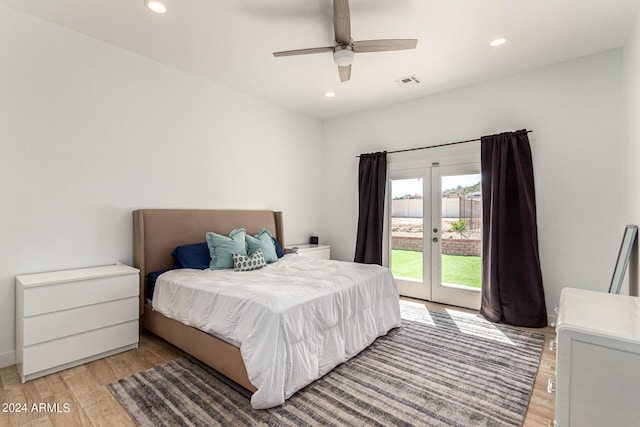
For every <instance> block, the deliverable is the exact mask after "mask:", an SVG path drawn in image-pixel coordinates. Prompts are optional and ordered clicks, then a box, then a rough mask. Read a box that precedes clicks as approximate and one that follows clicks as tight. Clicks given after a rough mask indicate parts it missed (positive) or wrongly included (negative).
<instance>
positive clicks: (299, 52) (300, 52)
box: [273, 47, 333, 57]
mask: <svg viewBox="0 0 640 427" xmlns="http://www.w3.org/2000/svg"><path fill="white" fill-rule="evenodd" d="M323 52H333V47H312V48H310V49H296V50H283V51H281V52H273V56H275V57H279V56H294V55H310V54H313V53H323Z"/></svg>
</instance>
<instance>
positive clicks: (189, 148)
mask: <svg viewBox="0 0 640 427" xmlns="http://www.w3.org/2000/svg"><path fill="white" fill-rule="evenodd" d="M0 57H1V58H2V66H1V67H0V144H1V154H0V195H1V197H2V199H1V200H2V208H1V212H2V221H0V239H1V240H0V366H6V365H10V364H12V363H13V358H14V349H15V344H14V340H15V338H14V330H15V324H14V316H15V315H14V305H15V304H14V298H15V296H14V277H15V275H17V274H23V273H31V272H39V271H48V270H57V269H67V268H76V267H85V266H92V265H102V264H109V263H113V262H115V261H116V260H123V261H125V262H127V263H131V262H132V261H133V247H132V219H131V211H132V210H134V209H137V208H153V207H156V208H213V209H215V208H227V209H231V208H240V209H275V210H282V211H284V212H285V220H286V226H285V233H286V239H287V241H288V242H289V243H295V242H298V241H305V240H307V239H308V236H309V233H310V232H313V231H315V232H317V231H318V229H319V221H320V218H319V209H320V208H319V200H318V198H317V197H311V196H310V195H314V194H319V193H320V186H321V178H322V169H321V162H320V160H319V159H320V157H321V144H322V126H321V123H320V122H319V121H317V120H314V119H310V118H307V117H304V116H301V115H297V114H294V113H291V112H288V111H286V110H283V109H280V108H278V107H275V106H272V105H270V104H267V103H264V102H262V101H259V100H256V99H254V98H251V97H248V96H245V95H242V94H239V93H237V92H234V91H232V90H229V89H226V88H224V87H221V86H218V85H215V84H212V83H210V82H207V81H204V80H201V79H198V78H196V77H193V76H190V75H187V74H185V73H182V72H179V71H176V70H174V69H171V68H167V67H165V66H162V65H159V64H158V63H156V62H153V61H151V60H149V59H145V58H142V57H140V56H136V55H134V54H132V53H129V52H126V51H124V50H121V49H119V48H116V47H113V46H111V45H108V44H105V43H102V42H99V41H96V40H93V39H90V38H88V37H85V36H82V35H80V34H78V33H74V32H71V31H68V30H66V29H63V28H61V27H58V26H55V25H51V24H48V23H45V22H44V21H41V20H38V19H36V18H33V17H30V16H28V15H25V14H22V13H19V12H17V11H15V10H13V9H10V8H7V7H4V6H0Z"/></svg>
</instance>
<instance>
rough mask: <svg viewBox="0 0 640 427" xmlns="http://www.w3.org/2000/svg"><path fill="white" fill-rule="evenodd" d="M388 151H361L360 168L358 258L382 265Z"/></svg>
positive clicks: (365, 262) (361, 260) (368, 262)
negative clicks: (369, 152)
mask: <svg viewBox="0 0 640 427" xmlns="http://www.w3.org/2000/svg"><path fill="white" fill-rule="evenodd" d="M386 187H387V152H386V151H384V152H381V153H372V154H361V155H360V166H359V171H358V211H359V212H358V236H357V240H356V255H355V258H354V261H355V262H360V263H364V264H379V265H382V235H383V226H384V196H385V188H386Z"/></svg>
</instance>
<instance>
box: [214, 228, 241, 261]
mask: <svg viewBox="0 0 640 427" xmlns="http://www.w3.org/2000/svg"><path fill="white" fill-rule="evenodd" d="M246 234H247V231H246V230H245V229H244V228H238V229H236V230H233V231H231V233H229V237H227V236H222V235H220V234H217V233H212V232H211V231H209V232H207V246H208V247H209V255H211V262H210V263H209V268H210V269H211V270H223V269H225V268H233V254H240V255H246V254H247V244H246V243H245V235H246Z"/></svg>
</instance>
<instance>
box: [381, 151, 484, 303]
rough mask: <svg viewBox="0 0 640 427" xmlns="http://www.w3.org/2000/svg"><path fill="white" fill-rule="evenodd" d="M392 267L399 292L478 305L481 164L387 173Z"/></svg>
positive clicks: (434, 299) (480, 273)
mask: <svg viewBox="0 0 640 427" xmlns="http://www.w3.org/2000/svg"><path fill="white" fill-rule="evenodd" d="M389 177H390V179H389V187H390V188H389V190H390V191H389V195H390V198H391V200H390V203H389V217H390V221H389V224H390V225H391V226H390V227H389V229H390V232H391V236H390V239H389V255H390V256H389V267H390V268H391V271H392V273H393V275H394V277H395V278H396V281H397V283H398V287H399V290H400V294H401V295H406V296H410V297H414V298H420V299H425V300H429V301H434V302H441V303H445V304H451V305H457V306H461V307H469V308H473V309H478V308H479V307H480V289H481V277H482V272H481V264H482V262H481V260H482V254H481V239H482V229H481V227H482V218H481V213H482V205H481V197H480V196H481V193H480V191H481V186H480V165H479V164H478V163H465V164H460V165H451V166H432V167H426V168H420V169H406V170H397V171H392V172H390V174H389Z"/></svg>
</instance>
